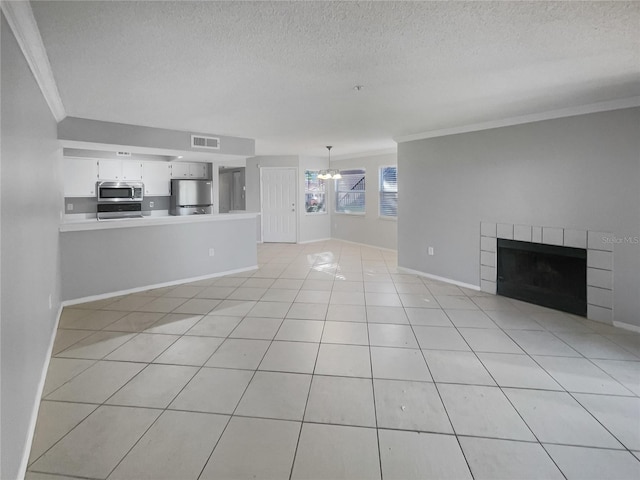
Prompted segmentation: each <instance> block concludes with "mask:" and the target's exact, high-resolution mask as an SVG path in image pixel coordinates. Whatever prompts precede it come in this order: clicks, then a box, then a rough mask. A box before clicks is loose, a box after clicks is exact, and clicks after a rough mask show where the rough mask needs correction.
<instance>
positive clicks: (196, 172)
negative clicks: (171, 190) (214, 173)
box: [189, 163, 207, 178]
mask: <svg viewBox="0 0 640 480" xmlns="http://www.w3.org/2000/svg"><path fill="white" fill-rule="evenodd" d="M189 177H190V178H207V164H206V163H192V164H190V165H189Z"/></svg>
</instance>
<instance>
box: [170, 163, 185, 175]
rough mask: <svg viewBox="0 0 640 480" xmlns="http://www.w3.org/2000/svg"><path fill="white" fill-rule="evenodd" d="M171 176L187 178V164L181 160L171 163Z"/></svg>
mask: <svg viewBox="0 0 640 480" xmlns="http://www.w3.org/2000/svg"><path fill="white" fill-rule="evenodd" d="M171 178H189V164H188V163H181V162H174V163H172V164H171Z"/></svg>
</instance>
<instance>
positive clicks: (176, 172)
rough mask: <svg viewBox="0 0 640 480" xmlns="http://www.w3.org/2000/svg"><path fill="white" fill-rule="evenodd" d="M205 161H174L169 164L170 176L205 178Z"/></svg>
mask: <svg viewBox="0 0 640 480" xmlns="http://www.w3.org/2000/svg"><path fill="white" fill-rule="evenodd" d="M207 177H208V175H207V164H206V163H186V162H174V163H172V164H171V178H207Z"/></svg>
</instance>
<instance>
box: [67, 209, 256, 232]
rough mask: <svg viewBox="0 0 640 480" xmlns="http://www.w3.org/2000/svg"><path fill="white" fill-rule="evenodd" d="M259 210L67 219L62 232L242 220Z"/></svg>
mask: <svg viewBox="0 0 640 480" xmlns="http://www.w3.org/2000/svg"><path fill="white" fill-rule="evenodd" d="M258 215H260V214H259V213H257V212H242V213H213V214H207V215H184V216H173V215H152V216H144V217H142V218H118V219H112V220H100V221H98V220H97V219H96V218H73V219H66V220H65V221H64V222H63V223H62V224H61V225H60V231H61V232H80V231H85V230H108V229H109V230H110V229H114V228H133V227H149V226H153V225H181V224H186V223H199V222H220V221H229V220H242V219H247V218H256V217H257V216H258Z"/></svg>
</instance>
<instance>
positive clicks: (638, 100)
mask: <svg viewBox="0 0 640 480" xmlns="http://www.w3.org/2000/svg"><path fill="white" fill-rule="evenodd" d="M632 107H640V97H629V98H622V99H618V100H611V101H608V102H598V103H591V104H588V105H581V106H578V107H569V108H561V109H558V110H549V111H547V112H541V113H533V114H530V115H522V116H519V117H510V118H505V119H502V120H492V121H490V122H481V123H473V124H470V125H463V126H459V127H452V128H444V129H441V130H431V131H427V132H423V133H416V134H413V135H404V136H401V137H395V138H394V140H395V141H396V142H397V143H403V142H411V141H414V140H424V139H427V138H435V137H444V136H447V135H456V134H458V133H469V132H477V131H480V130H489V129H491V128H500V127H510V126H513V125H522V124H524V123H533V122H540V121H542V120H553V119H554V118H564V117H573V116H575V115H586V114H588V113H598V112H607V111H610V110H619V109H622V108H632Z"/></svg>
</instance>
